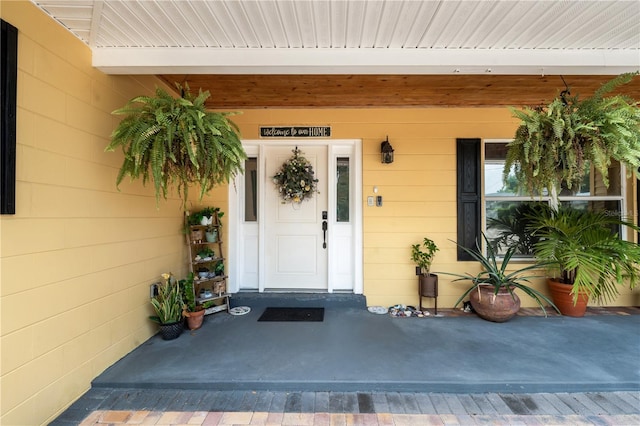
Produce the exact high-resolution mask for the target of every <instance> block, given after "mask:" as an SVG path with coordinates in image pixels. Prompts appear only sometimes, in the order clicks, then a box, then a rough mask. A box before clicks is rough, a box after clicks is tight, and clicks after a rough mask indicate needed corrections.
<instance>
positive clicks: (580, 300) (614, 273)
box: [530, 207, 640, 317]
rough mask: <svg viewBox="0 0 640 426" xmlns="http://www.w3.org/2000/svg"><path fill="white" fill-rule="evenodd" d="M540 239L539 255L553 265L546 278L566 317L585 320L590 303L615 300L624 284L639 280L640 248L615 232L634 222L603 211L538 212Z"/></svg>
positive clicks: (534, 225)
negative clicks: (549, 274)
mask: <svg viewBox="0 0 640 426" xmlns="http://www.w3.org/2000/svg"><path fill="white" fill-rule="evenodd" d="M530 219H531V220H530V229H531V232H532V233H533V234H534V235H535V236H536V237H537V238H538V239H539V241H538V242H537V243H536V244H535V246H534V250H535V255H536V257H537V258H538V259H539V260H540V261H542V262H545V263H547V264H548V265H550V266H552V267H553V269H552V272H554V274H553V275H552V277H551V278H548V280H547V282H548V284H549V289H550V291H551V295H552V298H553V300H554V303H555V304H556V305H557V306H558V308H559V309H560V312H562V314H563V315H568V316H573V317H581V316H583V315H584V314H585V311H586V309H587V303H588V301H589V299H595V300H600V301H611V300H613V299H614V298H615V297H616V296H618V294H619V287H620V285H624V284H627V285H628V286H629V287H630V288H633V287H635V286H636V285H637V284H638V280H639V279H640V246H639V245H638V244H636V243H634V242H630V241H625V240H622V239H620V237H619V234H618V232H617V231H616V230H618V229H622V227H628V228H631V229H633V230H636V231H638V230H639V228H638V226H636V225H635V224H633V223H631V222H629V221H626V220H623V219H622V218H620V217H618V216H615V215H612V214H606V213H603V212H592V211H588V210H578V209H574V208H569V207H560V208H558V209H552V208H548V209H545V210H540V211H539V212H537V213H536V214H535V215H532V216H531V217H530Z"/></svg>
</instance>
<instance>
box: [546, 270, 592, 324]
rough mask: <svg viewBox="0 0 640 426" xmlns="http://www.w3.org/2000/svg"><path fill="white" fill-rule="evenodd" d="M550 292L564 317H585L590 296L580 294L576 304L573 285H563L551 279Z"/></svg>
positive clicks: (549, 283) (548, 282) (548, 280)
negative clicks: (572, 291)
mask: <svg viewBox="0 0 640 426" xmlns="http://www.w3.org/2000/svg"><path fill="white" fill-rule="evenodd" d="M547 284H548V285H549V291H550V292H551V300H553V303H554V304H555V305H556V306H557V307H558V309H559V310H560V312H561V313H562V315H566V316H569V317H583V316H584V314H585V312H586V311H587V303H588V302H589V296H588V295H587V294H586V293H579V294H578V299H577V301H576V303H575V304H574V303H573V294H572V293H571V290H572V289H573V286H572V285H571V284H565V283H561V282H559V281H556V280H552V279H551V278H549V279H547Z"/></svg>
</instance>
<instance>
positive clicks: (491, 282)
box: [443, 233, 557, 322]
mask: <svg viewBox="0 0 640 426" xmlns="http://www.w3.org/2000/svg"><path fill="white" fill-rule="evenodd" d="M482 237H483V239H484V242H485V245H486V249H487V254H486V256H485V255H484V254H483V252H482V249H481V248H480V247H479V246H478V245H476V249H475V250H470V249H468V248H466V247H463V246H460V245H459V244H458V246H459V247H460V248H461V249H462V250H464V251H465V252H467V253H468V254H469V255H470V256H471V257H472V258H473V259H475V260H477V261H478V262H480V265H481V267H482V271H480V272H479V273H478V274H477V275H471V274H469V273H466V274H456V273H449V272H443V273H444V274H447V275H452V276H456V277H458V278H457V279H455V280H453V282H456V281H471V283H472V286H471V287H470V288H469V289H468V290H467V291H465V292H464V293H463V294H462V296H460V298H459V299H458V300H457V301H456V303H455V305H454V307H455V306H458V305H459V304H460V302H462V301H463V300H464V298H465V297H467V296H469V301H470V302H471V306H472V307H473V309H474V310H475V312H476V313H477V314H478V316H479V317H480V318H482V319H485V320H487V321H493V322H505V321H508V320H510V319H511V318H513V317H514V316H515V315H516V314H517V313H518V310H520V298H519V297H518V295H517V294H516V293H515V290H516V289H517V290H520V291H522V292H523V293H524V294H526V295H527V296H529V297H531V298H533V300H535V301H536V303H537V304H538V306H540V308H542V312H543V313H544V315H545V316H547V311H546V308H545V303H546V304H548V305H550V306H552V307H553V308H554V309H556V310H557V308H556V306H555V305H554V304H553V302H551V300H549V299H548V298H547V297H546V296H545V295H544V294H542V293H540V292H539V291H537V290H536V289H534V288H532V287H530V286H529V285H528V283H530V280H531V279H532V278H537V277H538V276H537V275H528V272H529V271H531V270H534V269H539V268H540V266H541V265H540V264H538V263H536V264H533V265H528V266H525V267H522V268H519V269H516V270H514V271H508V267H509V262H510V261H511V258H512V256H513V254H514V253H515V251H516V247H514V246H510V247H509V248H508V249H507V252H506V253H505V255H504V257H503V258H502V261H501V262H498V257H497V255H496V251H495V250H494V248H493V247H492V245H491V244H490V243H489V240H488V239H487V237H486V235H485V234H484V233H483V234H482ZM456 244H457V243H456ZM543 302H544V303H543Z"/></svg>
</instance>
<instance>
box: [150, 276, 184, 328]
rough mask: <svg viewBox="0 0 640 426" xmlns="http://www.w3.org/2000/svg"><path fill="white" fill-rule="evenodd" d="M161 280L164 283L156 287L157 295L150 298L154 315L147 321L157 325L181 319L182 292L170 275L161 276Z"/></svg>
mask: <svg viewBox="0 0 640 426" xmlns="http://www.w3.org/2000/svg"><path fill="white" fill-rule="evenodd" d="M162 278H163V279H164V282H163V283H160V284H159V285H158V294H157V295H156V296H154V297H152V298H151V306H153V309H154V311H155V312H156V314H155V315H154V316H150V317H149V319H151V320H152V321H155V322H157V323H158V324H171V323H174V322H178V321H180V320H181V319H182V311H183V308H184V306H183V305H184V302H183V300H182V290H181V289H180V283H179V282H178V281H176V280H175V278H174V277H173V275H172V274H170V273H168V274H162Z"/></svg>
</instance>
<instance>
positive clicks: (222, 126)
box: [105, 84, 247, 207]
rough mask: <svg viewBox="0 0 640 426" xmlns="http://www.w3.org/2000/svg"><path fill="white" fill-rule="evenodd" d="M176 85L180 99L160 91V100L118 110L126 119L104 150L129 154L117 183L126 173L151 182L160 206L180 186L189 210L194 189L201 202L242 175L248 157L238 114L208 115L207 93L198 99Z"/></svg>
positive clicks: (137, 101)
mask: <svg viewBox="0 0 640 426" xmlns="http://www.w3.org/2000/svg"><path fill="white" fill-rule="evenodd" d="M176 87H177V89H178V91H179V92H180V94H181V95H180V96H179V97H175V98H174V97H173V96H171V95H170V94H169V93H167V92H166V91H164V90H163V89H161V88H156V94H155V96H137V97H135V98H133V99H131V100H130V101H129V102H128V103H127V104H126V105H125V106H124V107H122V108H119V109H117V110H115V111H114V112H113V114H115V115H122V116H124V118H123V119H122V121H121V122H120V123H119V124H118V126H117V127H116V129H115V130H114V131H113V133H112V134H111V142H110V143H109V145H107V147H106V148H105V150H106V151H114V150H115V149H116V148H118V147H121V148H122V150H123V152H124V162H123V163H122V166H121V168H120V172H119V173H118V177H117V179H116V185H118V186H119V185H120V183H121V182H122V179H124V177H125V176H126V175H129V176H130V177H131V178H132V179H139V178H142V182H143V184H145V183H146V182H147V181H148V180H152V181H153V185H154V188H155V195H156V204H158V202H159V200H160V197H163V198H165V199H166V198H167V192H168V191H169V187H170V186H174V185H175V186H176V187H177V190H178V194H179V195H180V196H181V197H182V205H183V207H186V205H187V200H188V191H189V186H190V185H193V184H195V185H197V186H198V187H199V189H200V199H202V197H203V196H204V194H206V193H207V192H209V191H210V190H211V189H212V188H213V187H214V186H215V185H218V184H222V183H227V182H229V180H231V179H232V178H233V177H235V175H236V174H237V173H238V172H241V171H242V169H243V164H244V160H245V159H246V158H247V156H246V153H245V152H244V149H243V148H242V144H241V142H240V138H239V134H238V127H237V126H236V125H235V124H234V123H233V122H232V121H231V120H229V118H228V116H229V115H231V114H233V113H228V112H212V111H207V110H206V108H205V101H206V100H207V98H209V96H210V94H209V92H208V91H206V92H202V90H200V91H199V93H198V95H197V96H195V95H193V94H192V93H191V91H190V89H189V86H188V85H185V87H184V88H183V87H182V86H180V85H179V84H176Z"/></svg>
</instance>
